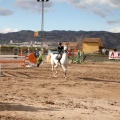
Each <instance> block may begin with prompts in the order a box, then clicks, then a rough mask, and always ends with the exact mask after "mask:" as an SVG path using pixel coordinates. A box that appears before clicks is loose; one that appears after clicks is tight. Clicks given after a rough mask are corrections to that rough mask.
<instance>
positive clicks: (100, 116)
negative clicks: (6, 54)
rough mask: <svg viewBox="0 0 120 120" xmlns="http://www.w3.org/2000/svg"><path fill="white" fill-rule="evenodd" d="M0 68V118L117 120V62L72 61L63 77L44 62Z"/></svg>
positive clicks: (119, 95) (119, 77)
mask: <svg viewBox="0 0 120 120" xmlns="http://www.w3.org/2000/svg"><path fill="white" fill-rule="evenodd" d="M2 71H3V76H2V77H0V120H120V64H108V63H106V64H105V63H94V64H92V63H86V64H79V65H78V64H72V65H69V66H68V74H67V76H68V78H67V80H65V79H63V71H62V69H61V68H59V69H58V72H59V74H58V78H54V77H53V73H52V71H51V65H50V64H48V63H45V64H44V65H43V66H40V67H39V68H36V67H34V68H18V67H13V66H12V67H4V66H3V69H2Z"/></svg>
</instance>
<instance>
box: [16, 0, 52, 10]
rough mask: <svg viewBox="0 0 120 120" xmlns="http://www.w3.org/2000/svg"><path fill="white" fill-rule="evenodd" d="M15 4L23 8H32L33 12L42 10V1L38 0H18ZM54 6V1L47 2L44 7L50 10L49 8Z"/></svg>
mask: <svg viewBox="0 0 120 120" xmlns="http://www.w3.org/2000/svg"><path fill="white" fill-rule="evenodd" d="M15 6H17V7H19V8H21V9H23V10H30V11H32V12H40V11H41V6H42V5H41V2H37V0H16V2H15ZM52 6H53V2H50V1H49V2H45V3H44V7H45V10H46V11H49V8H51V7H52Z"/></svg>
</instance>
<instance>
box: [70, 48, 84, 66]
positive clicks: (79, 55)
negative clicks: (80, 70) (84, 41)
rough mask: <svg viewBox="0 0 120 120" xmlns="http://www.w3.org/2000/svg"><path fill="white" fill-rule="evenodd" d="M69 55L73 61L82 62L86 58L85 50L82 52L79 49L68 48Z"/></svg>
mask: <svg viewBox="0 0 120 120" xmlns="http://www.w3.org/2000/svg"><path fill="white" fill-rule="evenodd" d="M68 57H69V58H70V60H71V61H72V63H78V64H80V63H82V62H84V59H85V54H84V52H83V51H82V52H80V51H79V50H68Z"/></svg>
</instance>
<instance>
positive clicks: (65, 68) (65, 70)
mask: <svg viewBox="0 0 120 120" xmlns="http://www.w3.org/2000/svg"><path fill="white" fill-rule="evenodd" d="M62 68H63V70H64V78H65V79H66V78H67V76H66V75H67V73H66V72H67V66H64V65H62Z"/></svg>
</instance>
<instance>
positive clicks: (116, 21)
mask: <svg viewBox="0 0 120 120" xmlns="http://www.w3.org/2000/svg"><path fill="white" fill-rule="evenodd" d="M117 23H120V19H118V20H108V21H107V24H109V25H113V24H117Z"/></svg>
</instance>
